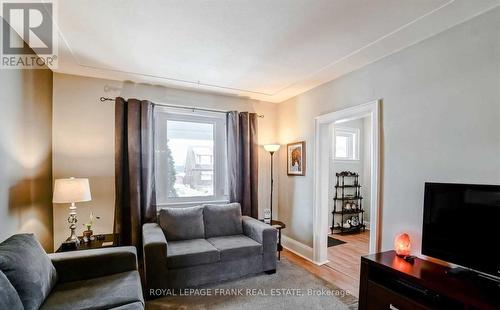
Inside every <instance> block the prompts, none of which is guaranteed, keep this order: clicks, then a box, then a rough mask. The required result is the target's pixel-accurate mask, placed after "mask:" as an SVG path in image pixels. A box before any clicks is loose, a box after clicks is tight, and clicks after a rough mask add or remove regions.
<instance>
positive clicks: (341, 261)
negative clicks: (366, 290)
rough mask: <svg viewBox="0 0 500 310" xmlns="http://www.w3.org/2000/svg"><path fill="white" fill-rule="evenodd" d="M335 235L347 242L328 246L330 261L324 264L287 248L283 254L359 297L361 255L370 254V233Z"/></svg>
mask: <svg viewBox="0 0 500 310" xmlns="http://www.w3.org/2000/svg"><path fill="white" fill-rule="evenodd" d="M333 237H334V238H336V239H339V240H342V241H345V242H346V243H344V244H341V245H337V246H334V247H330V248H328V260H330V262H329V263H328V264H325V265H323V266H318V265H316V264H314V263H312V262H310V261H308V260H306V259H304V258H302V257H300V256H297V255H295V254H294V253H292V252H290V251H288V250H286V249H284V250H283V252H282V254H281V255H282V256H283V257H286V258H287V259H288V260H289V261H290V262H292V263H294V264H296V265H298V266H299V267H302V268H304V269H306V270H307V271H309V272H310V273H312V274H314V275H316V276H318V277H320V278H322V279H323V280H325V281H327V282H330V283H332V284H333V285H335V286H337V287H338V288H341V289H344V290H348V291H349V293H350V294H351V295H353V296H355V297H358V294H359V272H360V257H361V256H362V255H366V254H368V246H369V240H370V233H369V231H366V232H364V233H360V234H355V235H344V236H340V235H334V236H333Z"/></svg>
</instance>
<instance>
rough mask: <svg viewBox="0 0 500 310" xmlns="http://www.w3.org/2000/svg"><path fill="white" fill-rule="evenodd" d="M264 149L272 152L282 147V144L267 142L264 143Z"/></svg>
mask: <svg viewBox="0 0 500 310" xmlns="http://www.w3.org/2000/svg"><path fill="white" fill-rule="evenodd" d="M264 149H265V150H266V151H268V152H270V153H271V152H272V153H274V152H276V151H278V150H279V149H280V145H279V144H266V145H264Z"/></svg>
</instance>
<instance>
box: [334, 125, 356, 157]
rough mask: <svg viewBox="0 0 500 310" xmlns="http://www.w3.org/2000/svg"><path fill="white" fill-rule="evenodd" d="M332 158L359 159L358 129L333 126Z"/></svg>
mask: <svg viewBox="0 0 500 310" xmlns="http://www.w3.org/2000/svg"><path fill="white" fill-rule="evenodd" d="M333 158H334V160H337V161H338V160H359V129H356V128H342V127H335V128H334V131H333Z"/></svg>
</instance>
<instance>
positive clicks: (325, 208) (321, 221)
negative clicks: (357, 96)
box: [313, 100, 380, 265]
mask: <svg viewBox="0 0 500 310" xmlns="http://www.w3.org/2000/svg"><path fill="white" fill-rule="evenodd" d="M379 106H380V101H379V100H377V101H373V102H369V103H366V104H362V105H359V106H355V107H352V108H348V109H345V110H341V111H336V112H332V113H328V114H324V115H320V116H318V117H317V118H316V120H315V121H316V127H315V161H314V162H315V167H314V174H315V176H314V209H313V210H314V212H313V226H314V236H313V256H314V261H315V262H316V263H317V264H319V265H323V264H328V263H329V262H330V260H329V257H328V237H329V235H332V234H331V230H330V226H332V223H333V224H334V225H335V223H338V224H340V225H343V224H345V221H346V220H347V218H346V219H344V223H342V224H341V223H340V222H341V220H333V219H332V217H331V216H330V215H331V212H332V210H331V208H332V202H331V200H333V197H334V196H333V194H332V193H333V189H332V188H331V186H330V185H331V178H332V173H333V172H334V171H335V170H336V166H340V164H339V162H340V161H339V162H337V161H335V160H334V158H333V157H334V155H335V154H334V153H335V152H334V151H333V146H334V143H333V141H334V139H335V136H334V128H335V126H336V125H337V127H339V128H341V127H344V129H346V128H345V127H347V128H349V126H345V125H346V124H348V122H351V121H354V120H358V121H359V120H363V119H366V120H367V121H366V123H367V124H369V125H368V126H369V128H367V129H369V130H365V129H363V130H364V132H365V136H366V137H365V140H366V141H367V142H369V145H370V148H369V151H368V152H367V154H366V155H367V156H366V157H368V160H369V161H370V166H369V168H368V169H367V172H368V171H369V174H368V173H367V175H368V178H366V175H365V177H364V178H363V180H365V181H363V183H365V182H367V183H369V185H366V186H367V188H368V187H369V193H370V194H369V195H370V199H369V202H368V204H367V203H364V202H363V203H364V205H363V209H364V210H366V213H367V214H369V217H368V218H363V221H364V220H367V221H366V222H365V225H366V226H365V229H364V232H363V230H361V232H362V233H364V236H365V237H366V238H368V240H369V241H368V252H367V253H365V254H368V253H374V252H376V251H377V250H378V249H379V227H378V226H379V225H378V219H379V202H378V199H379V165H380V163H379V157H380V156H379V135H380V124H379ZM342 124H344V126H342ZM350 127H353V126H350ZM351 129H352V128H351ZM366 132H368V134H366ZM355 133H356V131H353V130H349V129H347V130H343V134H342V135H339V137H337V138H340V139H339V140H341V141H342V143H343V145H344V146H343V147H341V148H340V149H342V150H340V149H339V152H340V153H341V154H340V153H339V154H338V155H339V156H338V157H348V156H350V157H351V158H359V156H360V155H361V153H360V152H359V150H360V148H361V147H360V146H358V150H357V151H356V147H355V146H352V144H353V143H356V142H355V141H352V140H351V141H349V135H351V136H352V135H353V134H355ZM326 141H328V142H329V143H325V142H326ZM359 142H360V143H361V141H359ZM346 147H348V148H350V150H349V149H347V150H346ZM356 152H357V153H356ZM344 159H345V158H344ZM340 168H341V167H340ZM341 170H343V169H341ZM358 177H359V176H358ZM333 178H334V179H335V178H336V176H333ZM358 182H361V181H360V180H359V179H358ZM335 184H336V183H335ZM353 185H354V184H353ZM362 187H363V186H362ZM359 220H361V218H360V219H359ZM346 227H347V225H346ZM360 236H362V235H360ZM346 237H347V235H346ZM341 238H343V237H339V238H337V239H339V240H340V241H343V242H346V243H348V241H345V240H341ZM347 238H348V237H347ZM344 239H345V238H344ZM352 242H353V241H351V243H352ZM338 246H339V247H340V246H342V245H338ZM357 260H359V257H358V258H357Z"/></svg>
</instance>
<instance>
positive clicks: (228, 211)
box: [203, 203, 243, 239]
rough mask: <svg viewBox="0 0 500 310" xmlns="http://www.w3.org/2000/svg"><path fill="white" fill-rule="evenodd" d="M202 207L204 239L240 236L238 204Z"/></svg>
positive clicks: (239, 207) (240, 226)
mask: <svg viewBox="0 0 500 310" xmlns="http://www.w3.org/2000/svg"><path fill="white" fill-rule="evenodd" d="M204 207H205V208H204V209H203V221H204V222H205V238H207V239H208V238H212V237H219V236H230V235H240V234H242V233H243V224H242V223H241V206H240V204H239V203H230V204H225V205H205V206H204Z"/></svg>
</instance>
